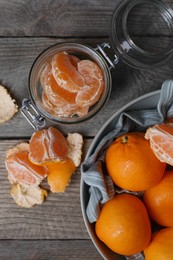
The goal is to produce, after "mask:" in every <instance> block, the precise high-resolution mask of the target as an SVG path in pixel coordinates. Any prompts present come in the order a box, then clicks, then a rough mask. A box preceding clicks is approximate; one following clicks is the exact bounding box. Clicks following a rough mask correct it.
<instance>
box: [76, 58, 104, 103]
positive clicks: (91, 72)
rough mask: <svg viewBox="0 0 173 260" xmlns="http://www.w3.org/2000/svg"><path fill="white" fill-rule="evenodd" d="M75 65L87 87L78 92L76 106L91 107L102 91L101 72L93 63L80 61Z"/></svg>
mask: <svg viewBox="0 0 173 260" xmlns="http://www.w3.org/2000/svg"><path fill="white" fill-rule="evenodd" d="M77 65H78V71H79V72H80V73H81V75H82V76H83V77H84V80H85V83H86V85H87V86H86V87H85V88H84V89H82V90H80V91H79V92H78V94H77V96H76V103H77V104H78V106H91V105H93V104H95V103H96V102H97V101H98V100H99V98H100V95H101V93H102V91H103V74H102V71H101V69H100V68H99V66H98V65H97V64H96V63H95V62H93V61H90V60H82V61H80V62H78V64H77Z"/></svg>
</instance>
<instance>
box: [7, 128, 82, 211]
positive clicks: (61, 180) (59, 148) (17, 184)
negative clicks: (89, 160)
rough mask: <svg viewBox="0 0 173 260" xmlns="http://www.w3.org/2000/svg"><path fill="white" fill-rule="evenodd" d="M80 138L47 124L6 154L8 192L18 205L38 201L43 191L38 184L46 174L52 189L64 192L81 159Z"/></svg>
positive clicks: (40, 201)
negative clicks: (10, 186) (26, 141)
mask: <svg viewBox="0 0 173 260" xmlns="http://www.w3.org/2000/svg"><path fill="white" fill-rule="evenodd" d="M82 145H83V138H82V136H81V135H80V134H78V133H71V134H68V136H67V138H65V137H64V136H63V135H62V133H61V132H60V131H59V130H58V129H56V128H54V127H49V128H48V129H43V130H40V131H37V132H35V133H34V134H33V135H32V137H31V139H30V142H29V144H28V143H21V144H19V145H16V146H15V147H14V148H12V149H9V150H8V151H7V154H6V161H5V164H6V169H7V171H8V178H9V181H10V183H11V184H12V185H13V186H12V189H11V195H12V197H13V198H14V200H15V202H16V203H17V204H18V205H19V206H22V207H26V208H29V207H32V206H33V205H35V204H41V203H42V202H43V201H44V197H46V196H47V191H46V190H43V189H42V188H40V186H39V185H40V183H41V182H42V180H43V179H44V178H46V177H47V180H48V184H49V185H50V189H51V191H52V192H64V191H65V189H66V187H67V185H68V183H69V182H70V179H71V176H72V174H73V173H74V172H75V170H76V168H77V167H78V166H79V164H80V162H81V156H82Z"/></svg>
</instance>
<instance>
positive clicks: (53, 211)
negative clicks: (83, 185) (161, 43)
mask: <svg viewBox="0 0 173 260" xmlns="http://www.w3.org/2000/svg"><path fill="white" fill-rule="evenodd" d="M165 2H167V3H168V4H169V5H170V6H171V7H172V8H173V2H172V1H171V0H167V1H165ZM115 3H116V0H107V1H105V0H92V1H89V0H87V1H86V0H81V1H79V0H71V1H69V0H57V1H56V0H53V1H50V0H42V1H39V0H28V1H22V0H13V1H7V0H0V36H1V37H0V81H1V83H2V84H3V85H5V86H6V87H7V88H8V89H9V91H10V93H11V94H12V96H13V97H14V98H15V99H16V100H17V103H18V105H19V107H20V106H21V102H22V99H23V98H25V97H28V76H29V71H30V68H31V66H32V63H33V62H34V60H35V58H36V57H37V55H38V54H40V53H41V52H42V51H43V50H44V49H45V48H46V47H48V46H50V45H52V44H55V43H60V42H64V41H65V42H78V43H84V44H87V45H90V46H93V47H95V46H96V44H98V43H102V42H107V41H109V33H110V20H111V16H112V13H113V10H114V6H115ZM137 37H138V36H137ZM139 37H143V39H144V40H145V37H147V36H146V35H143V36H141V35H140V36H139ZM157 37H159V36H157ZM111 73H112V79H113V86H112V93H111V97H110V99H109V102H108V104H107V105H106V107H105V108H104V110H103V111H102V112H101V113H100V114H98V115H97V116H96V118H95V119H92V120H90V121H88V122H87V123H83V124H80V125H77V126H64V125H61V124H59V125H56V127H57V128H58V129H59V130H61V131H62V132H63V133H64V135H66V134H67V133H69V132H79V133H81V134H82V135H83V136H84V139H85V144H84V148H83V159H84V157H85V154H86V152H87V149H88V147H89V145H90V143H91V142H92V140H93V138H94V136H95V135H96V134H97V132H98V130H99V129H100V127H101V126H102V125H103V124H104V123H105V121H106V120H107V119H108V118H109V117H110V116H111V115H112V114H113V113H114V112H116V111H117V110H118V109H119V108H121V107H122V106H123V105H125V104H127V103H128V102H129V101H131V100H133V99H135V98H136V97H138V96H141V95H143V94H145V93H148V92H151V91H154V90H157V89H160V87H161V84H162V82H163V81H164V80H166V79H170V78H172V77H173V60H172V61H171V62H169V64H167V65H165V66H162V67H160V68H158V69H153V70H139V69H134V68H130V67H129V66H127V65H125V64H124V63H121V62H120V63H119V64H118V65H117V66H116V68H115V70H112V71H111ZM33 132H34V129H33V128H32V127H31V126H30V125H29V124H28V122H27V121H26V120H25V119H24V117H23V116H22V115H21V113H20V112H18V113H17V114H16V115H15V116H14V117H13V118H12V119H11V120H10V121H8V122H7V123H4V124H2V125H0V174H1V177H0V259H22V260H23V259H34V260H35V259H101V256H100V255H99V253H98V252H97V250H96V249H95V247H94V245H93V244H92V242H91V240H90V238H89V235H88V233H87V231H86V228H85V225H84V222H83V218H82V214H81V207H80V195H79V194H80V179H81V175H80V170H79V169H78V170H77V171H76V173H75V175H74V176H73V178H72V181H71V183H70V185H69V186H68V188H67V190H66V192H65V193H64V194H53V193H50V194H49V196H48V198H47V199H46V201H45V202H44V204H43V205H41V206H35V207H33V208H31V209H24V208H19V207H18V206H17V205H16V204H15V202H14V201H13V199H12V198H11V196H10V193H9V191H10V188H11V185H10V184H9V181H8V179H7V172H6V169H5V165H4V160H5V151H6V150H7V149H8V148H9V147H13V146H14V145H16V144H17V143H20V142H21V140H24V141H27V140H28V139H29V138H30V136H31V135H32V133H33Z"/></svg>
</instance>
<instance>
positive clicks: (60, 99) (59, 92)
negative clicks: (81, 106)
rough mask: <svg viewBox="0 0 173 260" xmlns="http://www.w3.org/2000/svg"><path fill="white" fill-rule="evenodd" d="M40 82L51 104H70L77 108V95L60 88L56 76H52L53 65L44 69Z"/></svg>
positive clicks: (48, 65)
mask: <svg viewBox="0 0 173 260" xmlns="http://www.w3.org/2000/svg"><path fill="white" fill-rule="evenodd" d="M40 81H41V84H42V87H43V88H44V90H45V92H46V95H47V96H48V97H49V99H50V101H51V102H53V103H54V104H58V103H70V104H74V105H75V106H76V104H75V99H76V94H75V93H72V92H70V91H68V90H66V89H63V88H61V87H60V86H59V84H58V83H57V81H56V80H55V78H54V76H53V75H52V66H51V63H48V64H47V65H46V67H45V68H44V70H43V72H42V75H41V78H40Z"/></svg>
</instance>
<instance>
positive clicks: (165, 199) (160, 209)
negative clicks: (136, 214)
mask: <svg viewBox="0 0 173 260" xmlns="http://www.w3.org/2000/svg"><path fill="white" fill-rule="evenodd" d="M143 199H144V204H145V205H146V208H147V210H148V213H149V215H150V217H151V218H152V219H153V220H154V221H155V222H156V223H158V224H160V225H162V226H166V227H171V226H172V227H173V218H172V215H173V170H169V171H166V172H165V174H164V176H163V178H162V180H161V181H160V182H159V183H158V184H157V185H155V186H154V187H152V188H151V189H149V190H147V191H145V192H144V196H143Z"/></svg>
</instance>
